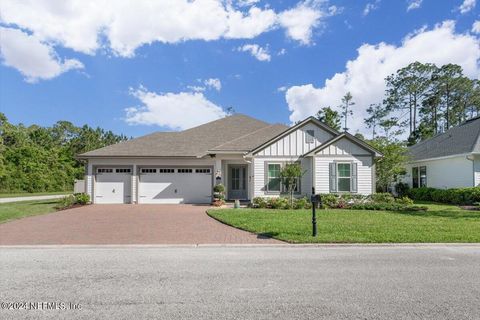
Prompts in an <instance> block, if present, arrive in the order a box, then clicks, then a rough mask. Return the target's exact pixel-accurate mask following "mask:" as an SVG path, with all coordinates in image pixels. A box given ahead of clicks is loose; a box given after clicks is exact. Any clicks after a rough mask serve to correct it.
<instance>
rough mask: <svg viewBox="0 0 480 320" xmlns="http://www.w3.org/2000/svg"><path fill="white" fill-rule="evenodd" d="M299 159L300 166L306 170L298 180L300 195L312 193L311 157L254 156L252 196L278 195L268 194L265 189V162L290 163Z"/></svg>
mask: <svg viewBox="0 0 480 320" xmlns="http://www.w3.org/2000/svg"><path fill="white" fill-rule="evenodd" d="M296 161H300V163H301V165H302V168H303V170H304V171H306V173H305V175H304V176H303V177H302V180H301V182H300V195H302V196H310V194H311V193H312V176H311V172H312V161H311V157H309V158H301V159H299V158H298V157H261V158H258V157H256V158H254V159H253V161H252V163H253V175H254V182H253V196H254V197H275V196H278V195H272V194H268V193H267V192H266V191H265V185H266V184H267V182H266V181H265V164H266V163H282V164H284V163H292V162H296Z"/></svg>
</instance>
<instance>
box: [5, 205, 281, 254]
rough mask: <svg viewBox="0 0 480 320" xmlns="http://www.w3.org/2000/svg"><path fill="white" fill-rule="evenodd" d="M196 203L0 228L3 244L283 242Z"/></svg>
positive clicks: (91, 211)
mask: <svg viewBox="0 0 480 320" xmlns="http://www.w3.org/2000/svg"><path fill="white" fill-rule="evenodd" d="M207 209H208V207H207V206H194V205H90V206H85V207H79V208H74V209H69V210H64V211H59V212H55V213H50V214H45V215H40V216H34V217H28V218H23V219H19V220H14V221H11V222H7V223H3V224H0V245H32V244H202V243H205V244H207V243H210V244H212V243H219V244H222V243H280V242H279V241H277V240H274V239H268V238H262V237H261V236H257V235H255V234H251V233H248V232H245V231H241V230H238V229H235V228H232V227H229V226H226V225H224V224H222V223H220V222H218V221H216V220H214V219H212V218H210V217H209V216H208V215H207V214H206V213H205V211H206V210H207Z"/></svg>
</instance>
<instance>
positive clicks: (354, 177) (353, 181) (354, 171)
mask: <svg viewBox="0 0 480 320" xmlns="http://www.w3.org/2000/svg"><path fill="white" fill-rule="evenodd" d="M350 183H351V184H352V185H351V186H350V190H352V192H358V179H357V164H356V163H352V178H351V179H350Z"/></svg>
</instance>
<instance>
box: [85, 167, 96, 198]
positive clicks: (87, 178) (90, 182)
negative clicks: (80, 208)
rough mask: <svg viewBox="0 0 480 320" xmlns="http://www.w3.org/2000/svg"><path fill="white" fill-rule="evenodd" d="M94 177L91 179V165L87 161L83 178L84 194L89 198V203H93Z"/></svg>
mask: <svg viewBox="0 0 480 320" xmlns="http://www.w3.org/2000/svg"><path fill="white" fill-rule="evenodd" d="M94 180H95V179H94V177H93V165H92V164H91V163H90V161H88V163H87V174H86V176H85V184H86V188H85V192H86V193H87V194H88V195H89V196H90V201H91V202H92V203H93V200H94V199H93V183H94Z"/></svg>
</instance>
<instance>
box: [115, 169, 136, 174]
mask: <svg viewBox="0 0 480 320" xmlns="http://www.w3.org/2000/svg"><path fill="white" fill-rule="evenodd" d="M115 172H116V173H130V172H132V169H129V168H120V169H116V170H115Z"/></svg>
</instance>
